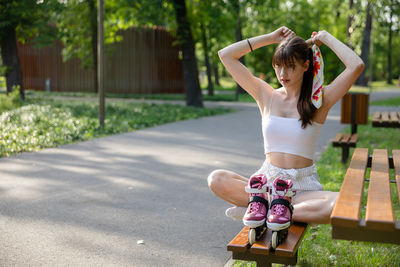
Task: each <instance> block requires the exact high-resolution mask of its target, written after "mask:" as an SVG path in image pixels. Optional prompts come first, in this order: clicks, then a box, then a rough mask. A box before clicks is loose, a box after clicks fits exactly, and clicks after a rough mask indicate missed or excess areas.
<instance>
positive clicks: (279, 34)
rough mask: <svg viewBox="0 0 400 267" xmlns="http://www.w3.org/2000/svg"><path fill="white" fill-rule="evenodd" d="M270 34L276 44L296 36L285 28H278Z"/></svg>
mask: <svg viewBox="0 0 400 267" xmlns="http://www.w3.org/2000/svg"><path fill="white" fill-rule="evenodd" d="M271 34H272V36H273V37H274V40H275V42H276V43H280V42H282V41H283V40H285V39H287V38H291V37H293V36H296V34H295V33H294V32H293V31H292V30H290V29H289V28H288V27H286V26H282V27H280V28H279V29H277V30H275V31H274V32H272V33H271Z"/></svg>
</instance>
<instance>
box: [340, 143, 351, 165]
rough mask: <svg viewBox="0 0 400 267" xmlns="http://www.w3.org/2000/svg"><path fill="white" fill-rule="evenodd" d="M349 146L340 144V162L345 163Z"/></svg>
mask: <svg viewBox="0 0 400 267" xmlns="http://www.w3.org/2000/svg"><path fill="white" fill-rule="evenodd" d="M349 150H350V147H349V146H342V162H343V163H346V162H347V159H348V158H349Z"/></svg>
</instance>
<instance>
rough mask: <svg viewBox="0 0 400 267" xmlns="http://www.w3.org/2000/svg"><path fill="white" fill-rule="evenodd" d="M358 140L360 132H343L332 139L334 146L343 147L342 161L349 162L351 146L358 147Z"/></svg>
mask: <svg viewBox="0 0 400 267" xmlns="http://www.w3.org/2000/svg"><path fill="white" fill-rule="evenodd" d="M357 141H358V134H356V133H355V134H342V133H338V134H337V135H336V136H335V138H334V139H333V140H332V145H333V146H334V147H341V148H342V162H343V163H344V162H347V159H348V158H349V151H350V147H356V145H357Z"/></svg>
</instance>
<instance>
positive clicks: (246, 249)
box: [227, 222, 307, 266]
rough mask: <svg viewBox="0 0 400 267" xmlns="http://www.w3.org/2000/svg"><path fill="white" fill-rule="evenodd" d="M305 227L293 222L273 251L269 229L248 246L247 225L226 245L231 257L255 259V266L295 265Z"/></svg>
mask: <svg viewBox="0 0 400 267" xmlns="http://www.w3.org/2000/svg"><path fill="white" fill-rule="evenodd" d="M306 229H307V224H306V223H298V222H295V223H294V224H293V225H292V226H291V227H290V228H289V233H288V236H287V237H286V239H285V241H284V242H283V243H282V244H281V245H279V246H278V247H277V248H276V250H275V251H272V250H271V246H270V239H271V230H269V229H268V231H267V232H266V233H265V234H264V235H263V236H262V238H261V239H260V240H259V241H257V242H256V243H254V244H253V245H252V246H250V244H249V242H248V235H249V228H248V227H247V226H245V227H243V229H242V230H241V231H240V232H239V234H238V235H237V236H236V237H235V238H234V239H233V240H232V241H231V242H230V243H229V244H228V245H227V250H228V251H231V252H232V259H234V260H246V261H256V263H257V266H271V264H272V263H279V264H286V265H295V264H296V263H297V249H298V247H299V245H300V243H301V241H302V239H303V237H304V234H305V232H306Z"/></svg>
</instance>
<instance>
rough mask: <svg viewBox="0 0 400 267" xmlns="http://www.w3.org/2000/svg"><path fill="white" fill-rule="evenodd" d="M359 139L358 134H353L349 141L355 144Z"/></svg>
mask: <svg viewBox="0 0 400 267" xmlns="http://www.w3.org/2000/svg"><path fill="white" fill-rule="evenodd" d="M357 141H358V134H352V135H351V138H350V141H349V143H350V144H351V145H355V144H356V143H357Z"/></svg>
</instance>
